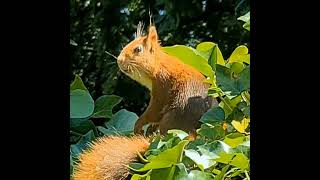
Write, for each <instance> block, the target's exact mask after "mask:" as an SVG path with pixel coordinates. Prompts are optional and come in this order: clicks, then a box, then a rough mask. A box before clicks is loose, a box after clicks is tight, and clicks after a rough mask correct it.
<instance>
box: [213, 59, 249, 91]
mask: <svg viewBox="0 0 320 180" xmlns="http://www.w3.org/2000/svg"><path fill="white" fill-rule="evenodd" d="M216 75H217V83H218V86H219V87H220V88H221V90H222V91H224V92H227V91H230V95H239V94H240V93H241V92H242V91H245V90H248V89H250V66H247V67H246V68H245V69H244V70H243V71H242V72H241V74H240V75H239V77H234V74H233V73H232V71H231V69H229V68H227V67H225V66H221V65H217V71H216Z"/></svg>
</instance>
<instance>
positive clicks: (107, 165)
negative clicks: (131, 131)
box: [73, 136, 149, 180]
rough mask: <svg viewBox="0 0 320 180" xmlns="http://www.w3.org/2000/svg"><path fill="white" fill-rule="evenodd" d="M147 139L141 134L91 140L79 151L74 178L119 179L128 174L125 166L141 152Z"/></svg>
mask: <svg viewBox="0 0 320 180" xmlns="http://www.w3.org/2000/svg"><path fill="white" fill-rule="evenodd" d="M148 147H149V140H148V139H147V138H145V137H143V136H134V137H130V138H128V137H121V136H109V137H104V138H100V139H98V140H97V141H95V142H93V143H92V144H91V145H90V147H89V149H88V150H86V151H84V152H83V153H81V155H80V157H79V163H78V164H77V165H76V167H75V173H74V175H73V179H74V180H121V179H125V178H127V177H128V175H129V169H128V168H127V166H128V165H129V164H130V163H131V162H134V161H135V160H136V159H137V155H138V154H137V152H140V153H143V152H145V151H146V150H147V149H148Z"/></svg>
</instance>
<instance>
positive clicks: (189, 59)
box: [162, 45, 213, 79]
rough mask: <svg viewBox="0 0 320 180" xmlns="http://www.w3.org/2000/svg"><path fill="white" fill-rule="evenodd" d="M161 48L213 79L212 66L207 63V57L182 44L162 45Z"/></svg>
mask: <svg viewBox="0 0 320 180" xmlns="http://www.w3.org/2000/svg"><path fill="white" fill-rule="evenodd" d="M162 50H163V51H164V52H166V53H168V54H169V55H172V56H175V57H177V58H178V59H180V60H181V61H182V62H184V63H185V64H188V65H190V66H192V67H194V68H195V69H197V70H198V71H200V72H201V73H202V74H204V75H206V76H207V77H210V78H211V79H213V72H212V68H211V67H210V65H209V64H208V62H207V59H206V58H205V57H203V56H202V54H201V53H199V52H198V51H197V50H195V49H193V48H191V47H187V46H183V45H175V46H168V47H162Z"/></svg>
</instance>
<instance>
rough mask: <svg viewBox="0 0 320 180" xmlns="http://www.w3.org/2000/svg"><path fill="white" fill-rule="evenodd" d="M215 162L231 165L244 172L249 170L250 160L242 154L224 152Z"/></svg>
mask: <svg viewBox="0 0 320 180" xmlns="http://www.w3.org/2000/svg"><path fill="white" fill-rule="evenodd" d="M215 161H217V162H219V163H223V164H230V165H232V166H235V167H238V168H240V169H242V170H245V169H248V168H249V159H248V157H246V156H245V155H244V154H242V153H232V154H226V153H224V152H223V153H221V154H220V157H219V158H217V159H215Z"/></svg>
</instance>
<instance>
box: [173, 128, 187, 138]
mask: <svg viewBox="0 0 320 180" xmlns="http://www.w3.org/2000/svg"><path fill="white" fill-rule="evenodd" d="M168 134H173V135H175V136H178V137H179V138H180V139H181V140H183V139H184V138H186V137H188V136H189V134H188V133H186V132H184V131H182V130H179V129H171V130H168Z"/></svg>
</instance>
